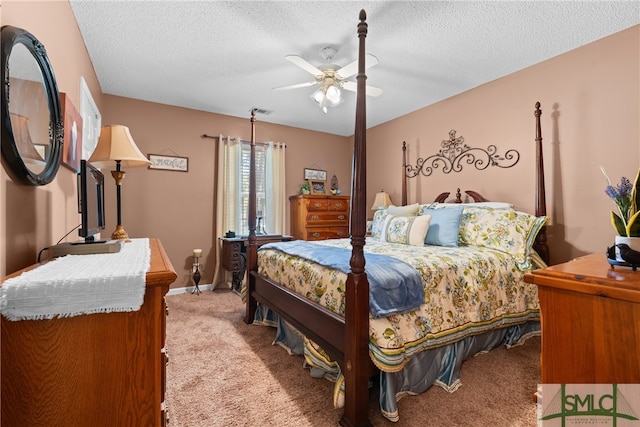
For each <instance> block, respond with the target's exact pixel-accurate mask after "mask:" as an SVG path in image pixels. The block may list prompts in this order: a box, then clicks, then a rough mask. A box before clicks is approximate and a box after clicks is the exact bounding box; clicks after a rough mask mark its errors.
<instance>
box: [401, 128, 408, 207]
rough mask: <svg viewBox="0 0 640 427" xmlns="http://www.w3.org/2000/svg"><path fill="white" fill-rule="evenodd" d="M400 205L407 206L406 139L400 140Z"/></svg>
mask: <svg viewBox="0 0 640 427" xmlns="http://www.w3.org/2000/svg"><path fill="white" fill-rule="evenodd" d="M402 206H407V141H402Z"/></svg>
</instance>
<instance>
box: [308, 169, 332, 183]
mask: <svg viewBox="0 0 640 427" xmlns="http://www.w3.org/2000/svg"><path fill="white" fill-rule="evenodd" d="M304 179H314V180H316V179H317V180H320V181H326V180H327V171H323V170H318V169H308V168H304Z"/></svg>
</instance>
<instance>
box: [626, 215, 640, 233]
mask: <svg viewBox="0 0 640 427" xmlns="http://www.w3.org/2000/svg"><path fill="white" fill-rule="evenodd" d="M638 218H640V211H638V212H636V213H635V214H633V216H632V217H631V218H629V223H628V224H627V229H626V232H627V237H640V219H638Z"/></svg>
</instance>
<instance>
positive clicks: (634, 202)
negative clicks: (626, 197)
mask: <svg viewBox="0 0 640 427" xmlns="http://www.w3.org/2000/svg"><path fill="white" fill-rule="evenodd" d="M638 187H640V169H638V174H637V175H636V179H635V180H633V189H632V190H631V210H630V211H629V216H633V215H634V214H635V213H637V212H640V191H638Z"/></svg>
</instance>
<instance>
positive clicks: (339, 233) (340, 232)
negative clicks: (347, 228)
mask: <svg viewBox="0 0 640 427" xmlns="http://www.w3.org/2000/svg"><path fill="white" fill-rule="evenodd" d="M336 234H337V235H338V236H342V235H343V234H344V232H342V231H338V232H337V233H336Z"/></svg>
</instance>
